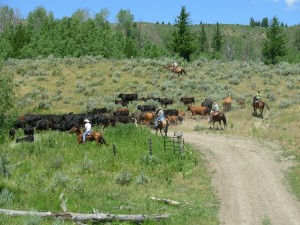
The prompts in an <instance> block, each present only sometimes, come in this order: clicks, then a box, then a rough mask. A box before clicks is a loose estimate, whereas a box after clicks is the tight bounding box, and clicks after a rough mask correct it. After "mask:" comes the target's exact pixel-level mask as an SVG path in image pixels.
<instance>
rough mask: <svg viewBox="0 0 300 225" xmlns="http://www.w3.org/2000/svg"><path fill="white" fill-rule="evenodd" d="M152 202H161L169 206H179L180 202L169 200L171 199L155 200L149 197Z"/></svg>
mask: <svg viewBox="0 0 300 225" xmlns="http://www.w3.org/2000/svg"><path fill="white" fill-rule="evenodd" d="M151 199H152V200H156V201H159V202H163V203H166V204H171V205H180V202H176V201H174V200H171V199H165V198H155V197H151Z"/></svg>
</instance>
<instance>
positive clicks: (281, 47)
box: [0, 6, 300, 64]
mask: <svg viewBox="0 0 300 225" xmlns="http://www.w3.org/2000/svg"><path fill="white" fill-rule="evenodd" d="M108 16H109V11H108V10H107V9H101V10H100V12H99V13H96V14H95V15H93V16H91V15H90V13H89V10H88V9H79V10H77V11H76V12H74V13H73V14H72V16H70V17H63V18H62V19H54V16H53V13H52V12H47V11H46V9H45V8H43V7H37V8H36V9H35V10H34V11H33V12H30V13H29V14H28V16H27V18H26V19H25V20H22V19H20V17H19V16H18V12H16V11H14V10H13V9H11V8H9V7H8V6H3V7H0V48H1V52H0V57H1V58H2V59H8V58H36V57H48V56H53V57H80V56H85V55H89V56H101V57H103V58H115V59H125V58H138V57H141V58H157V57H173V58H182V59H185V60H187V61H190V60H192V59H197V58H200V57H202V56H204V57H206V58H209V59H220V58H224V59H226V60H232V59H236V58H237V57H236V56H235V55H236V54H235V52H234V49H235V48H234V46H233V44H232V43H231V42H230V41H228V40H225V38H224V35H223V34H222V30H221V26H220V25H219V23H217V24H216V26H215V29H214V32H213V35H212V36H210V37H209V36H208V35H207V33H206V31H207V30H206V25H204V24H202V23H201V24H200V26H201V29H200V32H195V30H194V29H193V25H192V24H191V15H190V13H189V12H187V11H186V8H185V6H182V8H181V12H180V14H179V15H178V16H177V17H176V19H175V22H174V25H170V24H168V25H159V24H155V26H168V31H169V32H165V33H163V32H162V33H160V34H158V36H159V37H157V39H160V41H156V40H155V39H156V38H153V37H149V36H147V35H145V30H144V29H145V28H144V27H145V26H144V25H145V23H141V22H134V15H133V14H132V13H131V12H130V10H120V11H119V13H118V14H117V16H116V18H117V22H116V23H115V24H112V23H109V21H108ZM256 23H257V22H255V21H254V19H253V18H251V19H250V25H249V26H250V27H255V26H256V25H257V24H256ZM259 26H262V27H265V28H266V40H265V42H264V43H263V48H262V49H261V56H260V60H261V59H262V60H263V61H264V62H266V63H273V64H274V63H276V62H278V61H280V57H283V56H285V55H286V54H287V53H288V51H287V47H286V42H287V41H288V40H287V37H286V36H285V33H284V28H285V26H283V25H282V23H280V22H279V20H278V18H277V17H274V18H273V19H272V20H270V21H269V19H268V18H264V19H263V20H262V22H261V23H259ZM294 44H295V46H296V48H297V51H298V52H297V53H298V54H299V49H300V32H297V33H296V36H295V40H294ZM240 45H241V44H240ZM246 47H247V46H246ZM246 47H245V48H246ZM248 47H249V46H248ZM248 52H250V53H251V51H250V50H248ZM240 58H241V57H240ZM252 58H253V57H252ZM298 58H300V57H298ZM255 60H257V58H256V59H255Z"/></svg>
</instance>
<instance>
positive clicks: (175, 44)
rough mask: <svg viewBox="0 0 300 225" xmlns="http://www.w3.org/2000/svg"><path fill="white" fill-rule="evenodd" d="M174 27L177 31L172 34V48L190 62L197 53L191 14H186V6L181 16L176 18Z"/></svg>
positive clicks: (182, 9)
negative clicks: (194, 53) (193, 54)
mask: <svg viewBox="0 0 300 225" xmlns="http://www.w3.org/2000/svg"><path fill="white" fill-rule="evenodd" d="M174 25H175V31H174V32H173V34H172V36H173V41H172V43H171V48H172V50H173V52H174V53H177V54H178V55H179V56H180V57H182V58H184V59H186V60H187V61H190V57H191V54H192V53H193V52H194V51H195V45H194V37H193V34H192V32H191V28H190V26H191V21H190V14H189V13H188V12H186V9H185V6H182V8H181V12H180V15H179V16H178V17H177V18H176V20H175V24H174Z"/></svg>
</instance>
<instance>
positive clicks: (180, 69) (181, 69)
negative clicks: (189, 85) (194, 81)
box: [166, 65, 187, 76]
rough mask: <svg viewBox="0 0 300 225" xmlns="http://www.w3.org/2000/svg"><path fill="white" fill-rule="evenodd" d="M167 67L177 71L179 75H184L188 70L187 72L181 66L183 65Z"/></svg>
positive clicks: (174, 71)
mask: <svg viewBox="0 0 300 225" xmlns="http://www.w3.org/2000/svg"><path fill="white" fill-rule="evenodd" d="M166 69H168V70H170V71H171V72H173V73H176V74H177V75H178V76H179V75H182V76H183V75H187V74H186V72H185V70H184V69H183V68H181V67H176V68H173V66H171V65H167V66H166Z"/></svg>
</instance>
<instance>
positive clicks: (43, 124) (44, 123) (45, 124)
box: [35, 119, 53, 131]
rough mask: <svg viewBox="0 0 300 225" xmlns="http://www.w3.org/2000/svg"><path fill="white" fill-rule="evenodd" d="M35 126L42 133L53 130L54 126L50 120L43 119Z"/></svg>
mask: <svg viewBox="0 0 300 225" xmlns="http://www.w3.org/2000/svg"><path fill="white" fill-rule="evenodd" d="M35 126H36V130H37V131H42V130H49V129H51V128H52V126H53V124H52V123H51V122H50V121H49V120H46V119H41V120H38V121H37V122H36V123H35Z"/></svg>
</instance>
